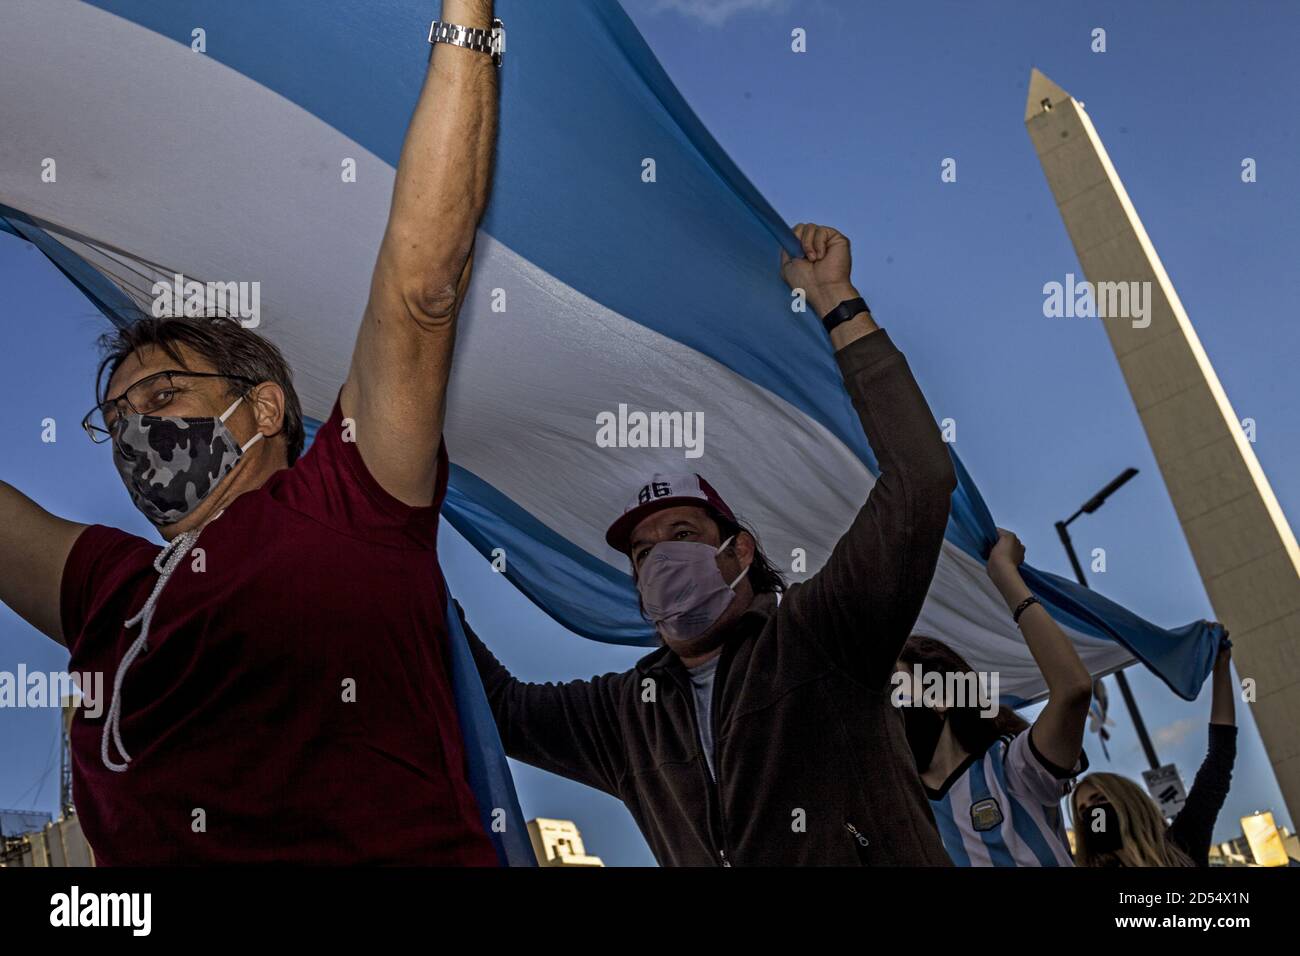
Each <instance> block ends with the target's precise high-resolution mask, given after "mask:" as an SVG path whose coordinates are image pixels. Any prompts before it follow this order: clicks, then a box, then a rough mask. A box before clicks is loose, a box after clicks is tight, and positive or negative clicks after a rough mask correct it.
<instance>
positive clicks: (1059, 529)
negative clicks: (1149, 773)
mask: <svg viewBox="0 0 1300 956" xmlns="http://www.w3.org/2000/svg"><path fill="white" fill-rule="evenodd" d="M1137 473H1138V471H1137V469H1136V468H1126V469H1125V470H1124V471H1123V472H1122V473H1121V474H1120V475H1119V476H1117V477H1116V478H1115V480H1114V481H1112V482H1111V483H1110V484H1108V485H1107V486H1106V487H1105V488H1103V489H1101V491H1099V492H1097V493H1096V494H1095V495H1093V496H1092V497H1091V498H1089V499H1088V501H1087V503H1085V504H1084V506H1083V507H1082V508H1080V509H1079V510H1078V511H1076V512H1075V513H1074V514H1072V515H1070V517H1069V518H1067V519H1066V520H1064V521H1058V522H1056V533H1057V534H1058V535H1060V537H1061V544H1063V545H1064V546H1065V553H1066V554H1067V555H1068V556H1069V558H1070V565H1071V567H1073V568H1074V576H1075V577H1076V578H1078V580H1079V583H1080V584H1082V585H1083V586H1084V587H1085V588H1086V587H1088V579H1087V578H1086V577H1084V574H1083V566H1082V565H1081V564H1079V556H1078V555H1076V554H1075V553H1074V542H1073V541H1071V540H1070V532H1069V531H1068V530H1066V529H1067V528H1068V527H1069V525H1070V522H1072V521H1073V520H1074V519H1075V518H1077V517H1079V515H1084V514H1087V515H1090V514H1092V513H1093V512H1094V511H1096V510H1097V509H1098V508H1100V507H1101V506H1102V505H1103V504H1105V502H1106V499H1107V498H1109V497H1110V496H1111V495H1113V494H1114V493H1115V492H1116V491H1117V490H1119V488H1120V486H1121V485H1123V484H1125V483H1126V482H1127V481H1128V480H1129V479H1130V478H1132V477H1133V476H1134V475H1136V474H1137ZM1115 683H1116V684H1118V685H1119V692H1120V694H1121V695H1123V697H1124V704H1125V706H1126V707H1128V713H1129V716H1130V717H1131V718H1132V719H1133V727H1134V729H1135V730H1137V735H1138V740H1140V741H1141V742H1142V749H1143V750H1144V751H1145V752H1146V755H1147V762H1148V763H1149V764H1151V769H1152V770H1155V769H1156V768H1157V767H1159V766H1160V761H1159V759H1158V758H1157V757H1156V748H1155V747H1154V746H1153V745H1152V743H1151V736H1150V735H1149V734H1148V733H1147V725H1146V724H1145V723H1143V721H1142V714H1141V713H1139V711H1138V708H1137V701H1135V700H1134V699H1133V691H1132V689H1130V688H1129V686H1128V678H1127V677H1125V676H1124V672H1123V671H1122V670H1119V671H1116V672H1115Z"/></svg>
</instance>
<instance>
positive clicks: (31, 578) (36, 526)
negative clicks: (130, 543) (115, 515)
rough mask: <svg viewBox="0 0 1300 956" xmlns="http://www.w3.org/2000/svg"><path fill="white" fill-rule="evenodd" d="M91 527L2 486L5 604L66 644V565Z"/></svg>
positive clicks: (1, 594) (0, 596)
mask: <svg viewBox="0 0 1300 956" xmlns="http://www.w3.org/2000/svg"><path fill="white" fill-rule="evenodd" d="M85 527H86V526H85V525H84V524H77V523H76V522H75V521H65V520H64V519H62V518H56V517H55V516H54V515H52V514H50V513H49V512H48V511H46V510H45V509H44V508H42V507H41V506H40V505H38V504H37V503H36V502H34V501H32V500H31V499H30V498H28V497H27V496H26V495H24V494H23V493H22V492H20V491H18V490H17V489H16V488H13V487H12V486H10V485H7V484H5V483H4V482H3V481H0V601H3V602H4V603H5V604H7V605H9V607H10V609H11V610H13V612H14V613H15V614H17V615H18V616H19V617H21V618H22V619H23V620H25V621H26V622H27V623H28V624H30V625H31V626H32V627H34V628H36V629H37V630H38V631H40V632H41V633H42V634H44V635H45V636H46V637H48V638H50V639H51V640H54V641H57V642H58V643H60V644H63V643H64V637H63V624H62V621H61V619H60V617H59V606H60V605H59V594H60V588H61V586H62V583H63V566H64V564H65V563H67V560H68V553H69V552H70V551H71V550H72V545H73V544H74V543H75V542H76V540H77V536H78V535H80V534H81V532H82V531H83V530H85Z"/></svg>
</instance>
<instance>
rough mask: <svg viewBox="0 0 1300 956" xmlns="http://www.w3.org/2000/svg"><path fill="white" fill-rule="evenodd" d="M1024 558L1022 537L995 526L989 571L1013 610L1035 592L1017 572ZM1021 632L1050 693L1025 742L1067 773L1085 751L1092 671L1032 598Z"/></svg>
mask: <svg viewBox="0 0 1300 956" xmlns="http://www.w3.org/2000/svg"><path fill="white" fill-rule="evenodd" d="M1024 560H1025V546H1024V545H1023V544H1021V543H1020V539H1019V538H1017V537H1016V536H1015V535H1014V534H1012V533H1011V532H1010V531H1003V530H1002V529H1001V528H999V529H998V543H997V544H995V545H994V546H993V550H992V552H990V554H989V560H988V574H989V578H990V579H991V580H992V581H993V584H994V585H995V586H996V587H997V589H998V592H999V593H1000V594H1001V595H1002V599H1003V600H1004V601H1006V602H1007V609H1008V610H1009V611H1011V612H1013V613H1014V612H1015V610H1016V608H1018V607H1020V605H1021V603H1022V602H1024V601H1025V600H1026V599H1027V598H1029V597H1032V596H1033V592H1031V591H1030V590H1029V586H1028V585H1027V584H1025V580H1024V578H1022V577H1021V576H1020V565H1021V564H1023V563H1024ZM1020 633H1021V634H1022V635H1023V636H1024V638H1025V645H1026V646H1027V647H1028V648H1029V653H1030V654H1032V655H1033V656H1034V663H1035V664H1037V665H1038V670H1039V672H1040V673H1041V674H1042V675H1043V680H1045V681H1046V682H1047V693H1048V698H1047V706H1045V707H1044V708H1043V710H1042V713H1040V714H1039V715H1038V719H1037V720H1035V721H1034V725H1033V727H1031V728H1030V729H1029V742H1030V743H1031V744H1032V745H1033V749H1034V751H1035V752H1036V753H1037V755H1038V756H1039V757H1040V758H1042V759H1044V760H1047V761H1050V762H1051V763H1052V764H1054V765H1055V766H1056V767H1058V768H1060V770H1061V771H1062V772H1068V771H1069V770H1070V769H1071V768H1072V767H1074V765H1075V764H1077V763H1078V762H1079V754H1080V753H1081V752H1082V750H1083V733H1084V730H1085V729H1086V727H1087V723H1088V708H1089V706H1091V704H1092V675H1091V674H1089V673H1088V668H1086V667H1084V666H1083V661H1081V660H1080V659H1079V654H1078V652H1077V651H1076V650H1075V649H1074V644H1073V643H1072V642H1071V641H1070V639H1069V638H1068V637H1066V636H1065V632H1064V631H1062V630H1061V627H1060V625H1059V624H1057V623H1056V621H1054V620H1053V619H1052V615H1050V614H1048V613H1047V609H1046V608H1044V607H1043V606H1042V605H1041V604H1039V603H1037V602H1034V603H1032V604H1030V605H1029V606H1028V607H1026V608H1025V609H1024V610H1023V611H1022V612H1021V615H1020Z"/></svg>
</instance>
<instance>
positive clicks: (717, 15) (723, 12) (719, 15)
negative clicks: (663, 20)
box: [652, 0, 790, 27]
mask: <svg viewBox="0 0 1300 956" xmlns="http://www.w3.org/2000/svg"><path fill="white" fill-rule="evenodd" d="M789 5H790V0H654V7H653V8H652V12H654V13H664V12H665V11H670V10H671V11H673V12H674V13H679V14H681V15H682V16H684V17H693V18H694V19H696V20H700V21H702V22H704V23H707V24H708V25H709V26H713V27H720V26H722V25H723V24H725V23H726V22H727V21H728V20H730V19H731V18H732V17H734V16H735V15H736V14H738V13H767V12H770V11H775V10H780V9H783V8H785V7H787V6H789Z"/></svg>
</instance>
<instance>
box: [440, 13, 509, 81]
mask: <svg viewBox="0 0 1300 956" xmlns="http://www.w3.org/2000/svg"><path fill="white" fill-rule="evenodd" d="M429 42H430V43H450V44H451V45H452V46H460V47H464V48H465V49H466V50H473V51H475V52H476V53H486V54H488V55H489V56H491V57H492V62H493V63H495V64H496V65H497V68H498V69H499V68H500V67H501V59H502V57H504V56H505V52H506V25H505V24H504V23H502V22H501V21H500V20H493V21H492V29H491V30H480V29H479V28H478V27H462V26H460V25H458V24H455V23H443V22H442V21H441V20H434V21H433V23H432V25H430V27H429Z"/></svg>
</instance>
